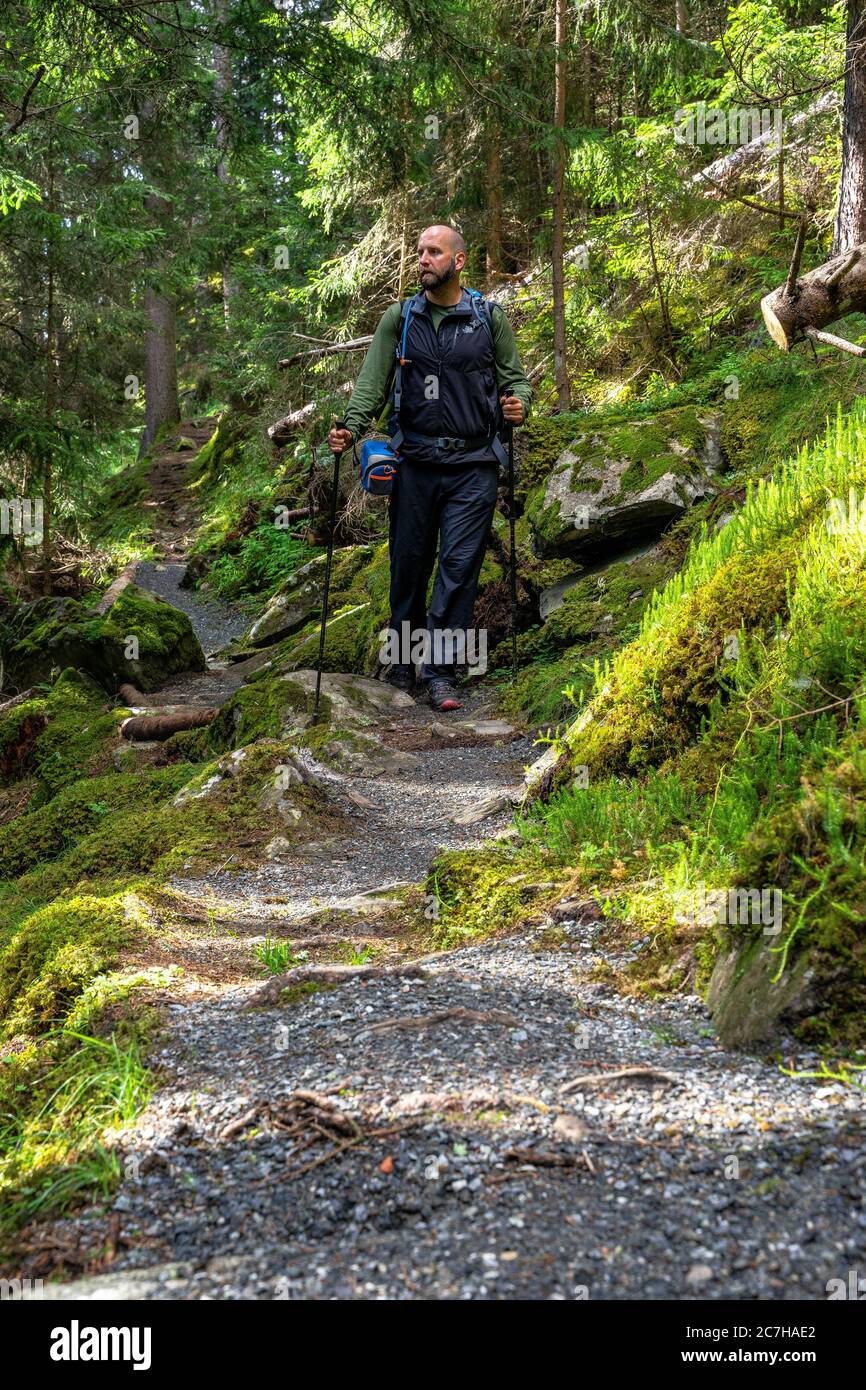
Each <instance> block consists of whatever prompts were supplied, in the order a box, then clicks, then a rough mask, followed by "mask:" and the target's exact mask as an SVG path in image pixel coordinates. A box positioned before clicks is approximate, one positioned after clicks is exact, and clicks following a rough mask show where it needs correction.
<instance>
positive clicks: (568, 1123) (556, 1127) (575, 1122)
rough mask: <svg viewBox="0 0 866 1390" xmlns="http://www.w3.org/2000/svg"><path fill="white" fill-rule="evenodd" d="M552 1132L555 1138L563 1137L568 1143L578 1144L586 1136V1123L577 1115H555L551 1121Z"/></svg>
mask: <svg viewBox="0 0 866 1390" xmlns="http://www.w3.org/2000/svg"><path fill="white" fill-rule="evenodd" d="M553 1132H554V1134H555V1135H556V1137H557V1139H565V1140H566V1141H567V1142H568V1143H569V1144H579V1143H580V1141H581V1140H582V1139H585V1138H586V1133H587V1130H586V1125H585V1124H584V1123H583V1121H582V1120H581V1119H579V1118H578V1116H577V1115H569V1114H566V1115H557V1117H556V1119H555V1120H554V1122H553Z"/></svg>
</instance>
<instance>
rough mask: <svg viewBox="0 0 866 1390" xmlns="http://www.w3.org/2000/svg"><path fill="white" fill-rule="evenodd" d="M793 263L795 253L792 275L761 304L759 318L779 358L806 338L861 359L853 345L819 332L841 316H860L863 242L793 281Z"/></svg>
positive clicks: (865, 263) (865, 301) (865, 296)
mask: <svg viewBox="0 0 866 1390" xmlns="http://www.w3.org/2000/svg"><path fill="white" fill-rule="evenodd" d="M796 262H797V256H796V251H795V256H794V262H792V267H793V274H789V275H788V278H787V280H786V281H785V284H784V285H779V286H778V287H777V288H776V289H774V290H773V291H771V293H770V294H767V295H765V296H764V298H763V299H762V300H761V313H762V314H763V316H764V323H765V324H766V327H767V332H768V333H769V335H770V337H771V338H772V339H773V342H774V343H775V344H776V346H777V347H779V348H781V350H782V352H790V351H791V348H792V347H793V346H794V344H795V343H798V342H802V341H803V339H804V338H812V339H815V340H816V341H818V342H822V343H827V344H829V345H830V346H831V347H836V348H839V349H841V350H842V351H843V352H852V353H853V354H854V355H855V356H856V357H862V356H866V353H864V350H863V349H862V348H861V347H860V346H859V345H858V344H857V343H850V342H848V340H847V339H846V338H838V337H836V335H835V334H832V333H822V332H821V330H822V329H823V328H825V327H826V325H827V324H828V323H833V322H834V321H835V320H836V319H842V318H845V316H846V314H855V313H862V312H863V311H864V310H866V242H861V243H860V245H859V246H853V247H851V248H850V249H849V250H847V251H842V252H840V253H839V255H838V256H832V257H831V258H830V260H829V261H825V262H824V264H823V265H819V266H818V267H816V269H815V270H810V271H808V272H807V273H806V274H805V275H801V276H799V277H798V276H797V273H796Z"/></svg>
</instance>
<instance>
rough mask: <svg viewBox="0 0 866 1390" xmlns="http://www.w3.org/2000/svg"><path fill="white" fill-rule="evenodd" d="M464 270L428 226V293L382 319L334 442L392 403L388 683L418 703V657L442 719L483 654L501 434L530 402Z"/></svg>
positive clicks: (447, 239)
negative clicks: (459, 674)
mask: <svg viewBox="0 0 866 1390" xmlns="http://www.w3.org/2000/svg"><path fill="white" fill-rule="evenodd" d="M465 263H466V243H465V242H464V240H463V237H462V236H461V235H460V233H459V232H458V231H456V230H455V229H454V228H453V227H447V226H444V225H436V226H433V227H427V228H425V230H424V231H423V232H422V233H421V235H420V237H419V238H418V273H419V280H420V283H421V289H420V291H419V292H418V294H416V295H414V296H413V297H412V299H410V300H406V301H402V302H400V303H395V304H392V305H390V306H389V308H388V309H386V310H385V313H384V314H383V315H382V317H381V319H380V320H379V324H378V327H377V328H376V332H375V334H374V336H373V341H372V343H371V344H370V347H369V349H368V351H367V356H366V358H365V359H364V365H363V366H362V368H361V371H360V373H359V374H358V380H357V383H356V385H355V389H354V391H353V392H352V398H351V400H350V402H349V406H348V409H347V410H346V425H347V428H346V429H342V430H338V429H333V430H331V433H330V434H329V436H328V443H329V444H330V447H331V448H332V449H347V448H348V447H349V445H350V444H351V443H352V442H353V440H356V439H358V438H359V436H360V435H361V434H362V433H363V432H364V431H365V430H366V429H368V428H369V426H370V424H371V423H372V422H373V421H374V420H375V421H378V419H379V416H380V415H381V414H382V411H383V410H384V407H385V405H386V404H387V403H389V404H390V417H389V420H388V424H387V429H388V432H389V434H390V435H391V437H392V440H393V443H394V447H395V449H396V450H397V451H398V453H399V458H400V462H399V463H398V465H397V478H396V480H395V483H394V488H393V491H392V493H391V497H390V523H389V536H388V541H389V554H390V561H391V591H390V603H391V621H390V628H389V633H388V638H389V640H388V644H387V647H386V648H385V649H384V650H387V652H388V654H389V660H390V672H389V675H388V677H387V679H388V680H389V681H390V682H391V683H392V684H393V685H395V686H397V687H398V689H400V690H404V691H406V692H407V693H410V694H412V693H414V692H415V690H416V675H415V654H416V653H417V652H418V651H419V650H420V651H421V652H422V655H423V659H422V661H421V665H420V681H421V684H422V686H423V688H424V689H425V690H426V692H427V696H428V699H429V701H430V704H431V705H432V706H433V708H434V709H436V710H439V711H448V710H454V709H460V708H461V700H460V698H459V696H458V693H457V688H456V685H455V669H456V664H457V661H458V660H463V659H465V653H466V652H467V651H470V650H471V651H473V652H475V653H477V651H478V647H479V645H480V644H479V642H478V640H477V635H476V634H467V629H468V626H469V624H470V623H471V621H472V612H473V608H474V606H475V594H476V590H477V588H478V576H479V574H480V571H481V565H482V562H483V559H484V551H485V549H486V545H487V537H488V535H489V532H490V523H491V521H492V520H493V512H494V510H495V507H496V494H497V489H498V482H499V467H500V465H501V464H502V463H503V462H504V461H505V452H504V447H503V444H502V440H501V438H500V435H501V434H502V433H503V432H504V430H505V427H506V422H508V423H509V424H511V425H520V424H522V423H523V422H524V421H525V420H526V418H527V416H528V414H529V407H530V404H531V401H532V387H531V386H530V383H529V380H528V378H527V376H526V373H525V372H524V370H523V366H522V364H521V361H520V357H519V355H518V352H517V345H516V343H515V341H514V333H513V331H512V328H511V325H510V324H509V322H508V320H507V319H506V317H505V314H504V313H503V311H502V309H501V308H500V306H499V305H498V304H492V303H491V304H488V305H487V306H486V309H487V312H484V310H483V309H481V308H479V307H477V306H473V303H472V299H471V298H470V296H469V295H468V294H467V292H466V290H464V289H462V288H461V285H460V274H461V271H462V270H463V267H464V265H465ZM407 313H408V325H407V317H406V316H407ZM404 330H405V333H406V343H405V352H404V353H403V356H402V358H401V355H400V352H401V344H402V340H403V334H404ZM398 362H400V368H399V374H398V370H397V366H398ZM398 387H399V389H398ZM506 393H507V394H506ZM437 546H438V554H439V563H438V567H437V571H436V579H435V582H434V585H433V594H432V597H431V600H430V608H429V612H428V611H426V610H427V587H428V584H429V581H430V576H431V574H432V572H433V566H434V563H435V562H436V553H437ZM419 639H420V640H419ZM483 650H484V651H485V652H486V634H485V646H484V648H483ZM395 653H396V659H394V658H395Z"/></svg>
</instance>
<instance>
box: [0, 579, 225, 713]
mask: <svg viewBox="0 0 866 1390" xmlns="http://www.w3.org/2000/svg"><path fill="white" fill-rule="evenodd" d="M3 638H4V650H3V653H2V654H3V659H4V663H5V666H6V671H7V675H8V677H9V680H10V682H14V683H16V684H17V685H19V686H27V685H36V684H39V683H42V682H45V681H49V680H50V679H51V673H52V671H53V670H55V669H59V670H63V669H65V668H66V667H68V666H71V667H74V668H75V669H76V670H78V671H84V672H86V673H87V674H88V675H90V676H92V677H93V679H94V680H96V681H98V682H99V684H100V685H101V686H102V687H103V688H104V689H105V690H106V691H108V693H109V694H111V695H113V694H115V692H116V691H117V688H118V686H120V685H122V684H123V683H124V682H125V681H128V682H130V683H131V684H132V685H134V686H136V687H137V688H138V689H139V690H157V689H158V688H159V687H160V686H161V685H164V684H165V682H166V681H167V679H168V678H169V676H172V675H174V674H176V673H177V672H179V671H204V670H206V669H207V663H206V661H205V656H204V652H203V651H202V649H201V646H200V645H199V641H198V638H197V637H196V635H195V632H194V631H193V627H192V624H191V622H190V620H189V618H188V617H187V616H186V614H185V613H181V612H180V610H179V609H177V608H174V607H173V606H172V605H171V604H170V603H167V602H166V601H165V599H163V598H160V597H159V595H157V594H153V593H151V592H150V590H148V589H142V588H139V586H138V585H137V584H127V585H126V587H125V588H124V589H123V590H122V591H121V593H120V594H119V595H118V597H117V598H116V600H115V602H114V603H113V604H112V605H111V607H110V608H109V610H108V611H107V612H106V613H104V614H100V613H99V612H98V611H97V610H96V609H95V608H92V607H87V606H85V605H84V604H83V603H81V602H78V601H76V600H74V599H64V600H59V601H58V600H54V599H43V600H39V601H38V602H37V603H35V604H31V605H27V606H26V611H24V612H21V613H19V614H18V615H16V620H15V624H14V626H10V625H9V624H7V625H6V627H5V630H4V634H3ZM133 639H134V640H133Z"/></svg>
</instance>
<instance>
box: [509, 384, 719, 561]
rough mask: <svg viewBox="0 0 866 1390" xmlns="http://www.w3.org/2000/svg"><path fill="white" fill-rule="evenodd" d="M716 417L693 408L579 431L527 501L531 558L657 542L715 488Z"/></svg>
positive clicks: (590, 555) (579, 556) (596, 553)
mask: <svg viewBox="0 0 866 1390" xmlns="http://www.w3.org/2000/svg"><path fill="white" fill-rule="evenodd" d="M718 439H719V419H718V417H717V416H709V415H707V416H702V415H700V414H699V413H698V411H697V410H696V409H695V408H694V407H693V406H682V407H680V408H679V409H676V410H668V411H664V412H662V413H661V414H659V415H654V416H650V417H648V418H647V419H644V420H629V421H616V422H613V423H610V422H609V423H607V424H602V425H599V426H595V427H593V428H591V429H587V431H586V432H585V433H583V434H579V435H577V436H576V438H575V439H573V440H572V442H571V444H570V445H569V447H568V448H567V449H565V450H564V452H563V453H562V454H561V455H560V457H559V458H558V459H557V461H556V464H555V465H554V467H553V470H552V471H551V473H550V475H549V477H548V478H547V480H546V482H545V483H544V484H542V486H541V487H540V488H538V489H537V490H536V491H535V492H534V493H533V494H532V496H531V498H530V499H529V501H528V504H527V511H528V515H529V525H530V529H531V533H532V539H533V546H534V549H535V552H536V554H537V555H539V556H541V557H547V556H554V555H559V556H571V557H573V558H575V559H587V558H590V559H591V558H595V557H597V556H599V555H601V554H603V553H605V552H609V551H610V550H611V549H622V548H625V547H627V546H635V545H637V544H639V543H640V542H641V541H646V540H649V539H651V538H653V537H657V536H659V535H660V534H661V532H662V531H664V530H665V529H666V528H667V527H668V526H669V525H670V524H671V523H672V522H674V521H675V520H676V519H677V518H678V517H679V516H681V515H682V514H683V513H684V512H685V511H686V510H687V508H689V507H690V506H692V505H693V503H695V502H696V501H698V500H699V499H701V498H703V497H705V496H706V495H707V494H708V493H709V492H711V491H712V490H713V488H714V475H715V473H716V472H717V470H718V468H719V467H720V463H721V456H720V452H719V444H718Z"/></svg>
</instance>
